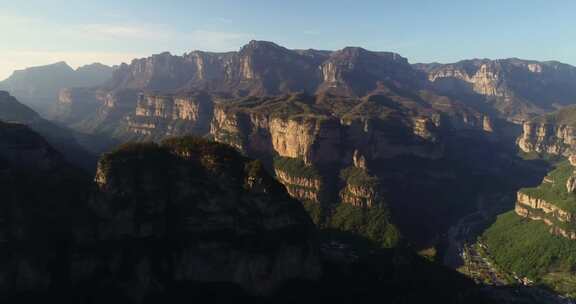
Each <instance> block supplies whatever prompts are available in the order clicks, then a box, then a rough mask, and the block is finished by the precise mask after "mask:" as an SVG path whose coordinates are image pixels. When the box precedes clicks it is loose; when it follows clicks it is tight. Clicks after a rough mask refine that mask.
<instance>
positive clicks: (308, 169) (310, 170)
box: [274, 156, 320, 179]
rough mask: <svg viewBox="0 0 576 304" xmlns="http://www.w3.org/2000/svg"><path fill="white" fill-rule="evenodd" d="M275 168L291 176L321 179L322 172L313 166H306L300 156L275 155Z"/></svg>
mask: <svg viewBox="0 0 576 304" xmlns="http://www.w3.org/2000/svg"><path fill="white" fill-rule="evenodd" d="M274 168H276V169H278V170H281V171H284V172H286V173H287V174H288V175H290V176H294V177H303V178H313V179H320V174H319V173H318V171H317V170H316V169H315V168H314V167H312V166H306V164H304V161H303V160H301V159H299V158H290V157H281V156H276V157H274Z"/></svg>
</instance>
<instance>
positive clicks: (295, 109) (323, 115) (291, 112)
mask: <svg viewBox="0 0 576 304" xmlns="http://www.w3.org/2000/svg"><path fill="white" fill-rule="evenodd" d="M222 105H223V106H224V107H225V108H226V109H230V110H234V111H240V112H248V113H250V112H252V113H260V114H264V115H269V116H271V117H279V118H283V119H296V118H316V119H327V118H328V116H329V113H328V112H327V111H326V110H324V109H321V108H320V107H318V106H317V105H316V104H315V101H314V97H312V96H306V95H304V94H295V95H290V96H278V97H247V98H243V99H240V100H236V101H232V102H228V103H225V104H222Z"/></svg>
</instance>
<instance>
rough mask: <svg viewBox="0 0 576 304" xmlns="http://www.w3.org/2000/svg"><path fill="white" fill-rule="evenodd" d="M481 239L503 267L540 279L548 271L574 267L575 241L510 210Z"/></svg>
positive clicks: (559, 270)
mask: <svg viewBox="0 0 576 304" xmlns="http://www.w3.org/2000/svg"><path fill="white" fill-rule="evenodd" d="M481 241H483V242H485V244H486V245H487V246H488V249H489V252H490V255H491V256H492V257H493V259H494V261H495V262H496V263H497V264H498V265H499V266H500V267H503V268H504V269H506V270H509V271H512V272H515V273H517V274H518V275H519V276H527V277H528V278H530V279H533V280H539V279H540V278H542V277H544V276H546V275H547V274H549V273H565V274H568V273H571V272H572V271H573V270H574V269H575V267H576V255H575V254H574V252H576V242H574V241H572V240H568V239H565V238H563V237H560V236H555V235H552V234H550V232H549V231H548V227H547V226H546V224H544V223H542V222H540V221H533V220H529V219H524V218H521V217H519V216H517V215H516V214H515V213H514V211H510V212H507V213H504V214H502V215H500V216H498V219H497V220H496V222H495V223H494V224H493V225H492V226H491V227H490V228H488V229H487V230H486V231H485V232H484V234H483V236H482V238H481Z"/></svg>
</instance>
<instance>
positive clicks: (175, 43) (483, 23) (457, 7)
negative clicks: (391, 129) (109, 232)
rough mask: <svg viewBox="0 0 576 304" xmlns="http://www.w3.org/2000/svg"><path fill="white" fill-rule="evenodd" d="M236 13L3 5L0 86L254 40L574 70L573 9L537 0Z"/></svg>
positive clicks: (263, 8)
mask: <svg viewBox="0 0 576 304" xmlns="http://www.w3.org/2000/svg"><path fill="white" fill-rule="evenodd" d="M235 4H236V3H234V2H232V1H230V0H220V1H211V2H210V3H206V2H204V1H180V0H172V1H169V2H168V3H154V2H152V1H139V2H134V1H125V2H123V3H120V4H118V3H115V2H114V1H112V0H103V1H98V2H96V1H83V2H81V3H70V2H67V1H64V0H55V1H51V2H49V3H48V2H43V1H40V0H31V1H26V2H25V3H22V2H18V3H13V2H7V3H2V13H0V26H2V27H3V28H10V29H11V30H10V31H9V32H7V33H5V35H4V36H3V40H4V43H3V44H2V46H0V58H1V59H0V79H5V78H7V77H9V76H10V75H11V74H12V72H13V71H15V70H21V69H24V68H26V67H34V66H41V65H47V64H51V63H54V62H58V61H65V62H67V63H68V64H69V65H70V66H71V67H73V68H77V67H79V66H82V65H86V64H90V63H94V62H99V63H102V64H106V65H110V66H112V65H118V64H120V63H122V62H127V63H129V62H130V61H131V60H132V59H134V58H142V57H147V56H150V55H152V54H156V53H161V52H164V51H168V52H170V53H172V54H182V53H184V52H189V51H192V50H204V51H217V52H222V51H235V50H238V49H239V48H240V47H241V46H242V45H243V44H245V43H246V42H247V41H250V40H254V39H255V40H266V41H273V42H275V43H277V44H279V45H282V46H284V47H286V48H289V49H307V48H313V49H325V50H337V49H341V48H343V47H345V46H351V45H355V46H360V47H363V48H366V49H368V50H373V51H389V52H395V53H398V54H400V55H402V56H403V57H406V58H408V60H409V62H410V63H429V62H438V63H451V62H457V61H460V60H465V59H472V58H490V59H501V58H523V59H527V60H536V61H559V62H563V63H566V64H571V65H576V43H574V42H573V41H572V39H570V37H573V34H574V30H573V29H574V28H576V26H575V25H576V22H575V21H574V20H573V18H572V16H571V12H573V11H574V10H575V9H576V3H574V2H570V1H567V0H562V1H558V2H556V3H555V5H553V6H552V5H550V3H549V2H545V1H541V0H537V1H531V2H530V3H525V2H524V1H518V0H516V1H507V2H506V3H500V2H498V1H496V0H489V1H485V2H483V4H482V5H477V6H476V7H474V8H473V9H471V8H470V7H469V5H467V4H466V3H461V2H460V1H456V0H449V1H443V2H442V3H438V2H437V1H436V2H434V1H415V0H414V1H403V2H402V3H396V2H390V1H383V2H382V1H366V2H363V3H356V2H351V1H343V2H338V3H333V2H332V1H317V2H314V3H306V2H304V1H300V0H299V1H296V2H294V3H290V5H288V4H277V3H269V2H264V1H251V2H250V3H248V4H245V5H243V6H236V5H235ZM233 5H234V8H235V9H234V10H230V7H232V6H233ZM62 7H66V9H65V10H62V9H61V8H62ZM319 12H321V13H319ZM294 16H298V18H294ZM526 16H529V17H530V18H527V17H526ZM296 21H297V22H296ZM263 24H264V25H266V26H262V25H263ZM550 28H553V29H554V31H553V32H551V31H549V30H547V29H550ZM503 29H504V30H503Z"/></svg>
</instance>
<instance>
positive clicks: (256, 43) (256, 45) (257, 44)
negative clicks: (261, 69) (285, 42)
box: [240, 40, 286, 52]
mask: <svg viewBox="0 0 576 304" xmlns="http://www.w3.org/2000/svg"><path fill="white" fill-rule="evenodd" d="M266 49H277V50H286V48H284V47H282V46H279V45H278V44H276V43H274V42H270V41H264V40H251V41H250V42H248V44H246V45H244V46H243V47H242V48H241V49H240V52H246V51H252V50H266Z"/></svg>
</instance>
